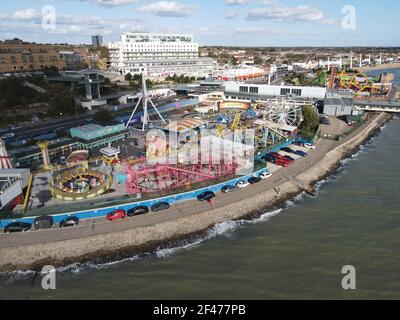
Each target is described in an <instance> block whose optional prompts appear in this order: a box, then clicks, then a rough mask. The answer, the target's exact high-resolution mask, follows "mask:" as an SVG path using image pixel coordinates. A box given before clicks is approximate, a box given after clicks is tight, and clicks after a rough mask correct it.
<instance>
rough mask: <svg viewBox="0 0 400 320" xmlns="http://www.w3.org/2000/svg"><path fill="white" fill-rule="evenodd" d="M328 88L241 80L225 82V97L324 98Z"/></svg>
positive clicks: (243, 98)
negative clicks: (241, 81)
mask: <svg viewBox="0 0 400 320" xmlns="http://www.w3.org/2000/svg"><path fill="white" fill-rule="evenodd" d="M325 96H326V88H320V87H297V86H271V85H266V84H245V83H239V82H226V83H225V98H226V99H227V100H230V101H232V100H233V101H235V100H238V101H251V99H255V100H263V99H269V98H277V97H290V98H293V99H300V100H304V99H307V100H310V99H318V100H321V99H324V98H325Z"/></svg>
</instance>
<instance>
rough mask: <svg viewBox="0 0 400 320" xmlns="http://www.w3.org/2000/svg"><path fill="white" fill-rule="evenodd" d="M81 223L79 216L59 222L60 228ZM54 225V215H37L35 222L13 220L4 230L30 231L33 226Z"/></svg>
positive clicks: (7, 231) (8, 231) (46, 227)
mask: <svg viewBox="0 0 400 320" xmlns="http://www.w3.org/2000/svg"><path fill="white" fill-rule="evenodd" d="M78 223H79V218H78V217H74V216H71V217H67V218H65V219H64V220H62V221H61V222H60V223H59V227H60V228H66V227H72V226H77V225H78ZM53 225H54V221H53V217H52V216H46V215H43V216H39V217H36V218H35V219H34V220H33V224H32V223H29V222H22V221H16V222H11V223H10V224H8V225H7V226H5V227H4V232H5V233H11V232H22V231H28V230H30V229H32V227H33V228H34V229H36V230H39V229H49V228H51V227H52V226H53Z"/></svg>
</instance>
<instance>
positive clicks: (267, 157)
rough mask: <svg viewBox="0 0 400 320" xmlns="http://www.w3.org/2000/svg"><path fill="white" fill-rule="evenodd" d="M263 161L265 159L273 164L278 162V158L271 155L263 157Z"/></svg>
mask: <svg viewBox="0 0 400 320" xmlns="http://www.w3.org/2000/svg"><path fill="white" fill-rule="evenodd" d="M261 159H263V160H264V161H267V162H272V163H273V162H274V161H275V160H276V158H275V157H274V156H273V155H271V154H265V155H263V156H262V158H261Z"/></svg>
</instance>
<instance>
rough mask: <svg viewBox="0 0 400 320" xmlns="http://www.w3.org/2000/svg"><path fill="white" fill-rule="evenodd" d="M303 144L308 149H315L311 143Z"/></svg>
mask: <svg viewBox="0 0 400 320" xmlns="http://www.w3.org/2000/svg"><path fill="white" fill-rule="evenodd" d="M304 146H305V147H306V148H308V149H315V146H314V145H313V144H311V143H305V144H304Z"/></svg>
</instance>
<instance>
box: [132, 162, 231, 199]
mask: <svg viewBox="0 0 400 320" xmlns="http://www.w3.org/2000/svg"><path fill="white" fill-rule="evenodd" d="M203 162H204V161H203ZM237 168H238V164H237V163H236V162H235V161H229V162H221V161H213V159H209V161H208V163H206V164H205V163H201V161H197V163H192V164H188V165H179V164H178V165H165V164H154V165H149V164H147V163H145V160H144V159H143V160H141V162H140V163H138V164H136V165H135V166H130V167H129V168H128V170H127V182H126V190H127V192H128V193H129V194H137V193H151V192H159V191H162V190H171V189H176V188H179V187H185V186H187V187H189V186H190V185H192V184H194V183H198V182H204V181H208V180H213V179H216V178H220V177H223V176H227V175H231V174H234V172H235V170H236V169H237Z"/></svg>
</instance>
